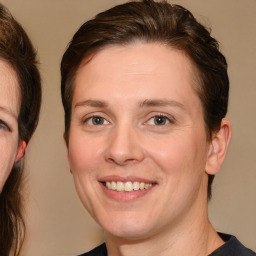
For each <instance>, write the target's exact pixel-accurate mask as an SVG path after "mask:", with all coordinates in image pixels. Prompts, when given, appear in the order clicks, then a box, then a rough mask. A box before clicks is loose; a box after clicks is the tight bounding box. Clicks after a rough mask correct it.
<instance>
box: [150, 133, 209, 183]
mask: <svg viewBox="0 0 256 256" xmlns="http://www.w3.org/2000/svg"><path fill="white" fill-rule="evenodd" d="M147 152H148V155H149V157H150V158H151V159H153V161H154V163H155V164H156V165H157V167H158V168H159V169H160V170H161V171H162V172H163V174H164V175H168V176H169V177H170V178H171V179H169V182H172V183H174V182H177V183H178V182H179V180H182V181H184V180H187V181H189V180H192V179H197V178H198V176H201V175H203V173H204V169H205V164H206V155H207V154H206V148H205V142H204V141H203V140H197V139H196V136H186V134H183V136H169V137H166V138H165V139H161V140H160V139H159V140H158V141H157V143H156V142H155V143H151V145H147ZM172 178H173V179H172ZM174 178H175V179H174Z"/></svg>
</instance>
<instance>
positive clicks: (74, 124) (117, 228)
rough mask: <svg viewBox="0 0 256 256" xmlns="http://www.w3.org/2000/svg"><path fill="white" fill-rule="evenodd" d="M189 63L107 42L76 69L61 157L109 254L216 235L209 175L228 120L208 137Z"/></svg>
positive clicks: (174, 249)
mask: <svg viewBox="0 0 256 256" xmlns="http://www.w3.org/2000/svg"><path fill="white" fill-rule="evenodd" d="M195 73H196V72H195V70H194V67H193V65H192V63H191V62H190V60H189V59H188V58H187V57H186V56H185V55H184V54H183V53H182V52H180V51H178V50H175V49H172V48H170V47H167V46H164V45H160V44H155V43H151V44H149V43H140V42H137V43H134V44H130V45H127V46H109V47H106V48H105V49H103V50H101V51H100V52H98V53H97V54H96V55H94V56H93V58H92V59H91V60H90V61H89V62H84V63H83V64H82V65H81V66H80V68H79V69H78V71H77V75H76V79H75V85H74V86H75V88H74V95H73V102H72V115H71V127H70V136H69V147H68V159H69V163H70V168H71V170H72V173H73V176H74V181H75V185H76V189H77V192H78V194H79V196H80V199H81V201H82V202H83V204H84V206H85V207H86V208H87V210H88V211H89V213H90V214H91V216H92V217H93V218H94V219H95V220H96V221H97V222H98V223H99V224H100V225H101V226H102V227H103V229H104V234H105V240H106V244H107V248H108V254H109V255H187V254H189V255H206V253H210V252H211V251H213V250H214V249H216V248H217V247H219V246H220V245H222V244H223V241H222V240H221V239H220V238H219V236H218V235H217V233H216V231H215V230H214V229H213V227H212V226H211V224H210V222H209V220H208V216H207V181H208V173H216V172H217V171H218V169H219V166H220V165H221V163H222V161H223V159H224V156H225V152H226V148H227V144H228V141H229V139H230V135H229V134H230V133H229V130H230V129H229V128H230V126H229V123H228V121H225V120H224V121H223V124H222V126H221V130H220V133H219V134H216V135H214V137H213V140H212V141H211V142H209V141H208V140H207V136H206V131H205V124H204V120H203V109H202V105H201V102H200V100H199V97H198V96H197V94H196V93H195V91H194V89H193V86H194V83H195V82H196V77H195ZM97 118H100V119H97ZM158 118H160V121H161V122H160V124H159V123H157V122H156V120H158ZM95 120H96V121H97V120H100V121H101V122H100V124H97V123H95ZM111 180H114V181H118V180H120V181H129V180H131V181H136V180H139V181H145V182H148V183H152V184H153V186H152V188H150V189H147V190H142V191H139V192H117V191H112V190H109V189H107V188H106V187H105V186H104V185H103V183H104V182H106V181H111ZM185 245H186V246H185ZM191 252H192V254H191ZM170 253H173V254H170Z"/></svg>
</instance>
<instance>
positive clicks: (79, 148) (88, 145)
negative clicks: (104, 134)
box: [68, 132, 102, 172]
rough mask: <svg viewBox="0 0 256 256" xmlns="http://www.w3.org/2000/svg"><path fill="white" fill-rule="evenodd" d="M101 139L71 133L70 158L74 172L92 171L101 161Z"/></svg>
mask: <svg viewBox="0 0 256 256" xmlns="http://www.w3.org/2000/svg"><path fill="white" fill-rule="evenodd" d="M100 145H102V144H101V143H100V141H99V139H98V140H97V139H91V138H90V136H84V135H83V134H76V133H74V134H73V133H72V132H71V133H70V137H69V148H68V159H69V164H70V168H71V170H72V171H73V172H90V169H93V167H94V166H95V165H97V163H98V162H99V159H100V156H101V154H102V152H101V151H102V147H101V146H100Z"/></svg>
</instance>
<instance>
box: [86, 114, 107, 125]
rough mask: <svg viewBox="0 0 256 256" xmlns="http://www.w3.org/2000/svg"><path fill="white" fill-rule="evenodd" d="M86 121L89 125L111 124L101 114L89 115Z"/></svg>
mask: <svg viewBox="0 0 256 256" xmlns="http://www.w3.org/2000/svg"><path fill="white" fill-rule="evenodd" d="M85 123H87V124H89V125H106V124H109V122H108V121H107V120H106V119H105V118H103V117H101V116H92V117H89V118H87V119H86V120H85Z"/></svg>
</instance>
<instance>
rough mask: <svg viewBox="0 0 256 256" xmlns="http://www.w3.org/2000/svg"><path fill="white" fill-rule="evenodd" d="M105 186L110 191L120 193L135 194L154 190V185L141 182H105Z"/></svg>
mask: <svg viewBox="0 0 256 256" xmlns="http://www.w3.org/2000/svg"><path fill="white" fill-rule="evenodd" d="M103 185H104V186H105V187H106V188H108V189H109V190H113V191H118V192H133V191H138V190H146V189H150V188H152V187H153V186H154V185H155V184H154V183H145V182H139V181H126V182H122V181H107V182H103Z"/></svg>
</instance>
